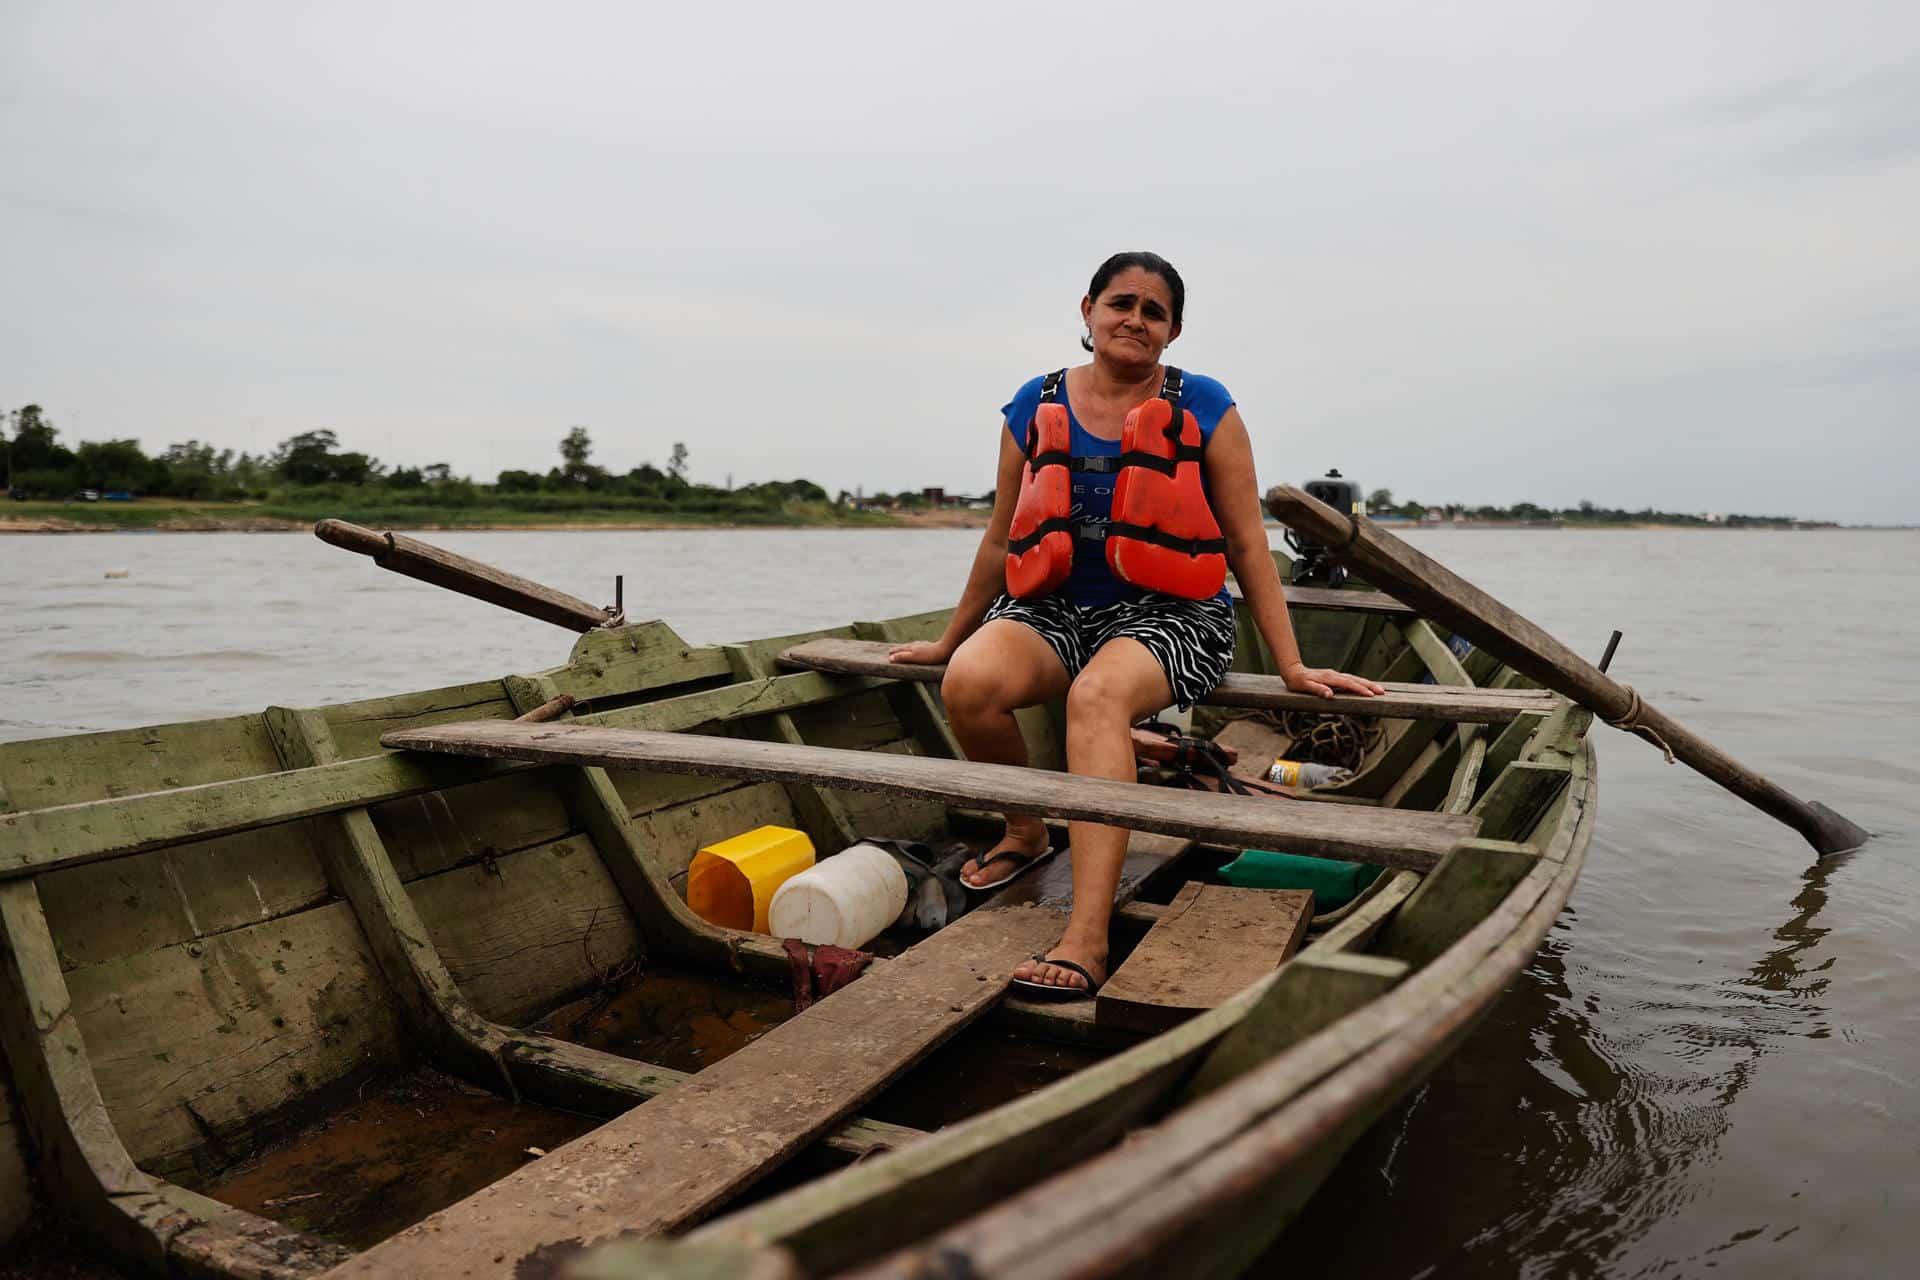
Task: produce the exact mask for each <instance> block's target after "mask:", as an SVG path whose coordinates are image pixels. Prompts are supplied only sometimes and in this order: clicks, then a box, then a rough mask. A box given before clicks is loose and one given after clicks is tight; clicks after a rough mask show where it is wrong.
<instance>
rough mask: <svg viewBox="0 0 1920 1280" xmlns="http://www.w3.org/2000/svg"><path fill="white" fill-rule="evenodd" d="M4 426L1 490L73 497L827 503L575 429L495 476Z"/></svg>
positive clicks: (531, 506) (732, 511)
mask: <svg viewBox="0 0 1920 1280" xmlns="http://www.w3.org/2000/svg"><path fill="white" fill-rule="evenodd" d="M7 419H8V429H7V430H4V431H0V441H3V443H0V488H4V490H5V492H7V493H8V494H9V495H11V496H12V497H14V498H16V499H32V498H46V499H56V500H58V499H65V498H72V497H76V496H80V495H83V494H84V495H87V496H89V497H92V496H102V497H104V496H107V495H115V496H118V495H122V494H125V495H127V496H130V497H160V498H178V499H183V500H186V501H192V502H269V501H270V502H272V504H273V505H274V506H275V507H276V508H288V509H290V510H298V511H300V512H301V513H302V514H304V510H305V509H306V508H308V507H311V508H312V510H313V511H315V512H317V513H320V514H325V513H326V511H327V510H328V509H329V507H330V506H338V505H339V504H341V503H343V502H345V503H350V504H352V505H353V506H355V507H364V506H366V505H368V504H370V503H371V504H374V505H377V506H382V507H410V508H418V507H435V508H442V509H452V510H460V509H464V508H472V507H478V506H486V507H495V508H506V509H510V510H513V511H521V512H552V513H556V514H566V513H574V512H581V511H591V510H618V511H626V512H657V513H661V514H669V515H670V514H674V513H684V514H688V515H699V516H735V515H738V516H745V517H752V516H755V515H759V514H763V513H766V512H770V511H778V510H781V509H783V508H784V507H786V506H787V505H788V504H789V503H802V504H822V503H825V502H826V501H827V491H826V490H825V489H822V488H821V487H820V486H819V485H817V484H814V483H813V482H812V481H810V480H786V481H770V482H767V483H764V484H753V485H743V486H741V487H740V488H738V489H733V488H727V489H722V488H717V487H715V486H713V485H705V484H694V483H692V482H691V481H689V480H688V479H687V448H686V446H685V445H684V444H676V445H674V446H673V452H672V455H671V457H670V458H669V459H668V462H667V465H666V468H665V469H664V470H662V469H661V468H659V467H656V466H654V465H653V464H651V463H643V464H642V465H640V466H638V467H635V468H633V469H632V470H631V471H628V472H626V473H625V474H618V473H615V472H611V471H608V470H607V469H605V468H604V467H600V466H596V465H595V464H594V462H593V460H592V459H593V441H592V439H591V437H589V435H588V433H587V430H586V428H585V427H574V428H573V429H572V430H570V431H568V432H567V434H566V436H565V437H564V438H563V439H562V440H561V441H560V465H559V466H557V467H554V468H552V469H551V470H549V471H547V472H546V473H545V474H540V473H538V472H533V471H502V472H501V473H500V474H499V476H498V477H497V478H496V479H495V480H494V482H493V483H492V484H485V483H475V482H474V481H472V480H470V479H467V478H466V477H463V476H456V475H454V474H453V470H452V468H451V467H450V466H448V464H446V463H444V462H435V463H429V464H427V465H426V466H420V467H410V466H395V467H389V466H387V465H386V464H385V463H382V462H380V461H378V460H377V459H375V458H372V457H370V456H369V455H367V454H364V453H356V452H353V451H350V450H345V449H342V448H341V447H340V442H339V440H338V438H337V437H336V436H335V435H334V433H333V432H331V431H304V432H302V433H300V434H299V435H297V436H293V437H291V438H290V439H287V440H283V441H281V443H280V445H279V447H278V448H276V449H275V450H274V451H273V452H272V453H270V454H266V455H264V456H256V455H254V454H251V453H237V454H236V453H235V452H234V451H233V450H232V449H216V448H214V447H213V446H212V445H210V444H203V443H202V442H200V441H198V440H187V441H183V442H182V443H180V444H175V445H170V446H168V448H167V449H166V451H165V452H163V453H161V454H159V455H158V456H155V457H150V456H148V455H147V454H146V452H145V451H143V450H142V449H141V448H140V444H139V442H138V441H136V440H104V441H95V442H88V443H83V444H79V445H76V446H75V447H74V448H71V449H69V448H67V447H66V446H65V445H63V444H61V443H60V440H59V431H58V430H57V429H56V428H55V426H54V425H53V423H52V422H51V421H49V420H48V418H47V417H46V414H45V412H44V411H43V410H42V409H41V408H40V406H39V405H33V404H30V405H27V406H26V407H24V408H22V409H20V410H17V411H16V412H13V413H10V414H8V415H7Z"/></svg>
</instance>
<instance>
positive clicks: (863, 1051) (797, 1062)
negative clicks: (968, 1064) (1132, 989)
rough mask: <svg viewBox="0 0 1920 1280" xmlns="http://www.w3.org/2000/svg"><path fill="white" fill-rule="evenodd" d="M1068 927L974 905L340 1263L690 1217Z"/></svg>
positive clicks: (456, 1252) (461, 1266) (660, 1226)
mask: <svg viewBox="0 0 1920 1280" xmlns="http://www.w3.org/2000/svg"><path fill="white" fill-rule="evenodd" d="M1061 927H1062V921H1061V917H1060V915H1059V914H1058V912H1056V911H1052V910H1048V909H1046V908H1043V907H1035V906H1031V905H1028V906H1019V905H1011V904H1009V905H1006V906H1000V905H997V904H995V905H989V906H987V907H983V908H981V909H979V910H976V911H973V912H970V913H969V914H967V915H966V916H963V917H962V918H961V919H959V920H958V921H956V922H954V923H953V924H951V925H949V926H947V927H946V928H945V929H942V930H941V931H940V932H938V933H936V934H934V935H933V936H932V937H930V938H928V939H927V940H926V941H924V942H922V943H920V944H919V945H918V946H916V947H914V948H912V949H911V950H909V951H908V952H906V953H905V954H904V955H902V956H900V957H899V958H897V959H894V960H890V961H888V962H887V963H886V964H885V965H882V966H880V967H878V968H876V969H875V970H873V971H872V972H870V973H868V974H866V975H865V976H863V977H862V978H860V979H859V980H858V981H857V982H854V983H852V984H851V985H849V986H847V987H844V988H842V989H841V990H839V991H836V992H835V993H834V994H832V995H831V996H828V997H827V998H826V999H824V1000H822V1001H821V1002H820V1003H819V1004H817V1005H815V1006H814V1007H813V1008H811V1009H809V1010H808V1011H807V1012H806V1013H804V1014H801V1015H800V1016H799V1017H796V1018H793V1019H791V1020H789V1021H787V1022H784V1023H782V1024H781V1025H780V1026H778V1027H775V1028H774V1029H773V1030H771V1031H769V1032H767V1033H766V1034H765V1035H764V1036H762V1037H760V1038H759V1039H758V1040H756V1041H754V1042H753V1043H752V1044H750V1045H748V1046H746V1047H745V1048H743V1049H741V1050H739V1051H738V1052H736V1053H734V1054H732V1055H730V1056H729V1057H727V1058H725V1059H723V1060H722V1061H720V1062H718V1063H716V1064H715V1065H713V1066H711V1067H708V1068H707V1069H706V1070H705V1071H702V1072H700V1073H699V1074H698V1075H696V1076H694V1077H693V1078H692V1079H690V1080H688V1081H687V1082H686V1083H685V1084H683V1085H680V1086H678V1087H677V1088H674V1089H672V1090H669V1091H668V1092H666V1093H663V1094H661V1095H660V1096H659V1097H656V1098H654V1099H652V1100H650V1101H648V1102H644V1103H642V1104H641V1105H640V1106H638V1107H635V1108H634V1109H633V1110H631V1111H629V1112H627V1113H626V1114H625V1115H622V1116H619V1117H618V1118H616V1119H614V1120H611V1121H609V1122H607V1123H606V1124H604V1125H602V1126H601V1127H600V1128H598V1129H595V1130H594V1131H593V1132H591V1133H588V1134H585V1135H583V1136H582V1137H579V1138H576V1139H575V1140H574V1141H572V1142H570V1143H568V1144H567V1145H565V1146H563V1147H560V1148H558V1149H556V1150H555V1151H553V1152H552V1153H551V1154H549V1155H547V1156H545V1157H543V1158H541V1159H540V1160H538V1161H536V1162H534V1163H533V1164H530V1165H527V1166H526V1167H525V1168H523V1169H520V1170H519V1171H518V1172H516V1173H514V1174H511V1175H509V1176H508V1177H506V1178H504V1179H502V1180H501V1181H499V1182H496V1183H494V1184H493V1185H491V1186H489V1187H487V1188H486V1189H485V1190H483V1191H480V1192H478V1193H476V1194H474V1195H472V1196H469V1197H468V1198H467V1199H465V1200H463V1201H461V1202H460V1203H458V1204H455V1205H453V1206H451V1207H449V1208H447V1209H444V1210H442V1211H441V1212H439V1213H437V1214H435V1215H433V1216H432V1217H430V1218H428V1219H426V1220H425V1221H424V1222H421V1223H419V1224H417V1225H415V1226H413V1227H410V1228H408V1229H407V1230H405V1231H403V1232H401V1233H400V1234H398V1235H396V1236H393V1237H391V1238H389V1239H388V1240H386V1241H384V1242H382V1243H381V1244H379V1245H376V1246H375V1247H374V1248H372V1249H370V1250H368V1251H367V1252H365V1253H362V1254H360V1255H359V1256H358V1257H356V1258H354V1259H353V1260H352V1261H350V1262H348V1263H346V1264H344V1265H342V1266H340V1267H338V1268H336V1269H335V1270H333V1271H332V1272H330V1273H329V1275H330V1276H332V1277H339V1278H342V1280H344V1278H345V1277H368V1276H382V1277H409V1278H411V1277H416V1276H448V1277H508V1276H515V1275H524V1274H541V1275H545V1274H549V1272H548V1271H546V1270H541V1269H540V1268H541V1264H542V1263H545V1262H549V1261H557V1260H558V1259H561V1258H564V1257H567V1256H569V1255H571V1254H572V1253H573V1252H574V1251H576V1250H577V1249H579V1248H581V1247H583V1246H586V1245H591V1244H594V1243H597V1242H600V1241H604V1240H607V1239H610V1238H612V1237H614V1236H618V1235H627V1234H633V1235H650V1234H658V1233H661V1232H666V1231H673V1230H676V1229H678V1228H682V1227H685V1226H688V1225H690V1224H691V1223H693V1222H695V1221H697V1220H698V1219H700V1218H701V1217H703V1216H704V1215H706V1214H707V1213H710V1212H711V1211H712V1210H713V1209H714V1208H715V1207H717V1206H718V1205H719V1204H721V1203H722V1202H723V1201H725V1200H726V1199H727V1198H729V1197H731V1196H733V1195H735V1194H737V1193H739V1192H740V1191H741V1190H743V1189H744V1188H745V1187H747V1186H748V1185H749V1184H751V1183H752V1182H754V1181H755V1180H757V1179H758V1178H759V1177H760V1176H762V1175H763V1174H765V1173H767V1172H769V1171H770V1170H772V1169H773V1168H774V1167H776V1166H777V1165H778V1164H779V1163H780V1162H781V1161H783V1160H784V1159H786V1158H787V1157H788V1156H790V1155H792V1154H793V1153H795V1152H796V1151H798V1150H800V1149H801V1148H802V1147H804V1146H805V1145H807V1144H808V1143H810V1142H813V1141H815V1140H816V1139H818V1138H820V1137H821V1136H822V1135H824V1134H825V1133H826V1132H827V1131H828V1130H829V1129H831V1128H832V1127H833V1126H835V1125H836V1124H838V1123H839V1122H841V1121H842V1120H844V1119H845V1118H846V1117H847V1116H849V1115H851V1114H852V1113H853V1112H854V1111H855V1110H856V1109H857V1108H858V1107H859V1106H860V1105H861V1104H863V1103H865V1102H866V1101H867V1100H868V1099H870V1098H872V1097H873V1096H874V1095H875V1094H876V1093H878V1092H879V1091H880V1090H881V1089H882V1088H883V1087H884V1086H885V1085H886V1084H887V1082H888V1081H890V1080H892V1079H893V1078H894V1077H896V1076H898V1075H899V1074H900V1073H901V1072H902V1071H904V1070H906V1069H907V1068H908V1067H910V1066H911V1065H912V1064H913V1063H914V1062H916V1061H918V1060H919V1059H920V1058H921V1057H923V1056H924V1055H925V1054H927V1053H928V1052H930V1051H931V1050H932V1049H933V1048H934V1047H935V1046H937V1045H939V1044H940V1043H942V1042H943V1041H945V1040H946V1039H947V1038H948V1037H950V1036H952V1035H953V1034H954V1033H955V1032H957V1031H958V1030H960V1029H961V1028H962V1027H964V1026H966V1025H967V1024H968V1023H970V1022H972V1021H973V1020H974V1019H975V1018H976V1017H978V1016H979V1015H980V1014H981V1013H983V1012H985V1010H986V1009H987V1008H988V1007H989V1006H990V1005H992V1004H993V1003H994V1001H995V1000H997V999H998V998H999V997H1000V995H1001V993H1002V992H1003V991H1005V989H1006V985H1007V981H1008V975H1009V974H1010V973H1011V972H1012V971H1013V969H1014V968H1015V967H1016V966H1017V965H1018V964H1019V962H1020V961H1021V960H1023V959H1025V958H1026V957H1027V956H1029V955H1031V954H1032V953H1033V952H1035V951H1037V950H1040V949H1042V948H1044V947H1047V946H1050V945H1052V944H1053V943H1054V942H1055V941H1057V940H1058V938H1059V936H1060V930H1061ZM523 1267H524V1268H525V1270H521V1268H523Z"/></svg>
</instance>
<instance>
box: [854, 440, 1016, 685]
mask: <svg viewBox="0 0 1920 1280" xmlns="http://www.w3.org/2000/svg"><path fill="white" fill-rule="evenodd" d="M1026 462H1027V455H1026V453H1025V452H1024V451H1023V450H1022V449H1021V448H1020V446H1019V445H1017V444H1015V443H1014V442H1013V433H1012V432H1011V431H1008V430H1007V426H1006V423H1004V422H1003V423H1001V424H1000V465H999V470H998V472H997V474H996V475H995V477H994V486H993V515H992V516H991V517H990V518H989V519H988V520H987V531H986V533H984V534H983V535H981V538H980V549H979V550H978V551H976V552H974V554H973V568H972V569H971V570H970V571H969V572H968V573H967V585H966V586H965V587H964V588H963V589H962V590H961V592H960V603H959V604H956V605H955V606H953V616H952V617H951V618H949V619H948V620H947V629H946V632H945V633H944V634H942V635H941V637H940V638H939V639H938V640H916V641H914V642H913V643H912V644H903V645H896V646H894V648H893V649H892V651H891V652H889V654H888V655H887V656H888V657H889V658H890V659H892V660H893V661H894V662H923V663H941V662H945V661H946V660H947V659H948V658H951V657H952V656H953V651H954V650H955V649H958V648H959V647H960V644H961V642H962V641H964V640H965V639H966V638H967V637H968V636H970V635H972V634H973V633H974V632H975V631H977V630H979V628H980V621H981V619H982V618H984V617H986V614H987V606H988V605H990V604H992V603H993V601H994V597H996V596H998V595H999V594H1000V592H1001V591H1003V590H1004V589H1005V588H1006V585H1007V531H1008V530H1009V529H1011V528H1012V527H1013V509H1014V507H1016V506H1017V505H1019V502H1020V473H1021V470H1022V469H1023V468H1024V467H1025V466H1026Z"/></svg>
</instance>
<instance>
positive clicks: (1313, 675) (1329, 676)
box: [1280, 662, 1387, 698]
mask: <svg viewBox="0 0 1920 1280" xmlns="http://www.w3.org/2000/svg"><path fill="white" fill-rule="evenodd" d="M1280 678H1281V679H1282V680H1285V681H1286V682H1287V688H1289V689H1291V690H1293V691H1294V692H1295V693H1311V694H1313V695H1315V696H1316V697H1321V698H1331V697H1332V696H1333V694H1334V690H1336V689H1338V690H1340V691H1341V692H1343V693H1357V694H1359V695H1360V696H1361V697H1363V698H1371V697H1373V696H1374V695H1375V694H1378V693H1385V692H1386V691H1387V689H1386V686H1385V685H1383V684H1381V683H1380V682H1379V681H1377V680H1369V679H1367V678H1366V677H1364V676H1350V675H1348V674H1347V673H1346V672H1344V671H1335V670H1333V669H1332V668H1330V667H1309V666H1308V665H1306V664H1305V663H1304V662H1302V663H1296V664H1295V665H1294V666H1292V667H1289V668H1288V669H1287V670H1285V671H1282V672H1281V673H1280Z"/></svg>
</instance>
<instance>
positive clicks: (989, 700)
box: [940, 650, 1013, 720]
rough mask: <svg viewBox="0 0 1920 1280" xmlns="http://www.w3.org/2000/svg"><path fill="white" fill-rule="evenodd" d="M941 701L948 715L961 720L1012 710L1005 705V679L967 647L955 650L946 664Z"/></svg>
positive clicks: (941, 686) (941, 688)
mask: <svg viewBox="0 0 1920 1280" xmlns="http://www.w3.org/2000/svg"><path fill="white" fill-rule="evenodd" d="M940 702H941V705H942V706H944V707H946V709H947V714H948V715H950V716H953V717H954V718H956V719H960V720H975V719H978V718H980V717H981V716H990V715H1000V714H1004V713H1006V712H1008V711H1011V710H1013V708H1012V707H1010V706H1008V705H1006V687H1005V682H1004V681H1002V680H1000V679H999V678H998V677H997V675H996V673H995V671H994V670H993V665H992V664H991V663H988V662H982V661H980V660H979V659H978V658H975V657H972V656H970V655H968V654H967V653H966V651H965V650H962V651H961V652H959V653H957V654H955V655H954V656H953V661H951V662H949V663H948V664H947V674H946V675H945V676H944V677H943V678H942V679H941V681H940Z"/></svg>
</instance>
